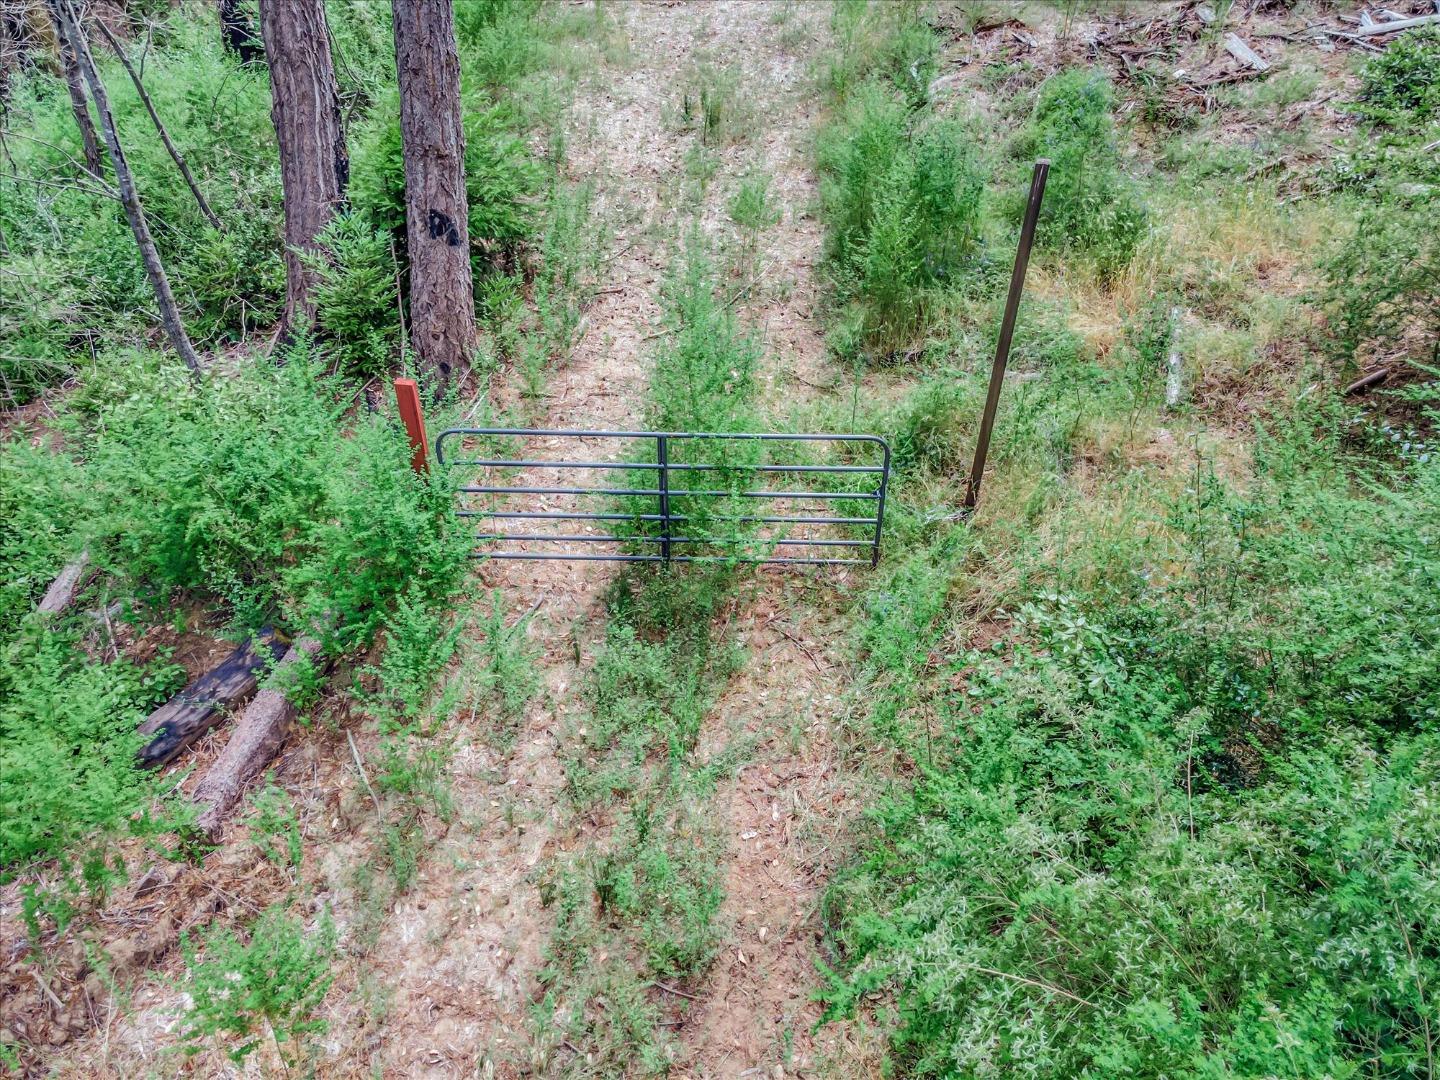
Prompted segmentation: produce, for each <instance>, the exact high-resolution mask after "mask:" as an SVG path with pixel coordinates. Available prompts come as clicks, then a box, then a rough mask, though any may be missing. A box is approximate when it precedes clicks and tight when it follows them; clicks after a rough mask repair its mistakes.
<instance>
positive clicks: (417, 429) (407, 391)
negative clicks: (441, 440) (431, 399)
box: [395, 379, 430, 475]
mask: <svg viewBox="0 0 1440 1080" xmlns="http://www.w3.org/2000/svg"><path fill="white" fill-rule="evenodd" d="M395 404H396V405H397V406H399V408H400V419H401V420H403V421H404V422H405V431H406V433H407V434H408V435H409V436H410V450H411V454H410V467H411V468H412V469H414V470H415V473H416V475H422V474H424V472H425V471H426V470H427V469H428V468H429V467H430V440H429V439H428V438H427V437H426V435H425V413H424V412H423V411H422V410H421V408H420V388H419V387H418V386H416V385H415V380H414V379H396V380H395Z"/></svg>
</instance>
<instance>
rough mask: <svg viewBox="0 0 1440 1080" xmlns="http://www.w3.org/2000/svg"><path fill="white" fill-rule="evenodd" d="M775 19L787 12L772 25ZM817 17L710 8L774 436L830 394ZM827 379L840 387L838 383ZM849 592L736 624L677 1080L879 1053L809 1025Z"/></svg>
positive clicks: (832, 806) (704, 751)
mask: <svg viewBox="0 0 1440 1080" xmlns="http://www.w3.org/2000/svg"><path fill="white" fill-rule="evenodd" d="M777 11H780V12H784V13H785V14H784V17H783V19H782V18H778V17H775V16H774V14H773V13H775V12H777ZM828 13H829V8H828V7H826V6H821V5H815V4H810V5H805V4H801V5H794V6H790V7H788V8H786V7H781V6H780V5H757V4H736V5H714V6H712V7H711V9H710V11H709V21H710V23H711V25H712V27H713V31H714V38H713V39H712V47H714V48H715V49H716V51H717V52H718V54H719V57H720V58H721V59H726V60H729V61H731V62H733V63H735V64H736V65H737V66H738V67H739V68H740V70H741V73H742V79H741V83H742V85H743V86H745V87H747V88H749V89H750V90H751V92H752V93H753V95H754V100H753V101H752V102H751V105H752V107H753V108H754V109H755V111H756V115H757V116H758V117H760V118H762V119H761V124H762V125H763V126H762V128H761V131H760V132H759V133H758V135H757V139H758V140H759V146H758V147H757V148H756V156H757V157H758V164H759V166H760V168H761V169H762V170H763V173H764V175H765V176H766V177H767V178H768V179H769V184H770V192H771V194H772V196H773V197H774V198H775V199H776V201H777V203H778V204H779V206H780V208H781V210H782V216H781V220H780V223H779V224H778V225H777V226H775V227H774V228H772V229H770V230H768V231H767V232H765V233H764V234H762V237H761V243H760V251H759V259H760V265H761V267H762V270H761V272H760V274H759V284H758V287H757V289H756V291H755V296H754V298H753V299H751V300H749V301H748V302H747V303H746V304H745V305H744V306H743V307H742V309H741V312H742V316H743V317H744V319H745V321H746V322H747V323H748V324H749V325H750V326H752V327H754V328H755V329H756V330H757V331H758V332H760V333H761V334H762V336H763V340H764V344H765V352H764V360H763V362H762V370H761V372H760V382H761V387H762V388H761V390H760V392H759V397H760V400H761V402H762V404H763V405H764V406H765V407H766V408H767V409H769V410H771V411H772V415H774V417H775V419H774V420H773V421H772V426H773V427H774V429H775V430H786V429H787V428H791V427H793V423H792V415H791V414H792V413H793V412H794V411H796V409H795V407H796V406H797V405H802V406H803V405H804V404H807V403H809V402H810V401H812V400H814V399H815V397H816V396H817V394H819V393H822V392H824V390H825V388H826V387H829V386H832V385H834V384H835V383H836V382H837V376H836V372H835V368H834V365H833V363H832V361H831V359H830V357H829V356H828V353H827V350H826V347H825V342H824V336H823V332H822V329H821V324H820V321H819V317H818V312H817V310H816V307H817V304H818V302H819V299H820V287H819V281H818V276H817V266H818V264H819V261H820V258H821V255H822V250H823V234H822V230H821V226H820V223H819V222H818V221H817V220H816V219H815V217H814V206H815V204H816V202H817V200H818V187H817V183H816V178H815V176H814V173H813V170H812V168H811V164H810V146H811V139H812V138H813V133H814V130H815V127H816V125H817V123H818V121H819V109H820V107H819V104H818V102H819V94H818V93H817V91H816V89H815V87H814V83H813V79H812V77H811V70H810V65H811V63H812V62H813V61H814V60H815V59H818V58H819V57H820V55H821V54H822V52H823V50H824V49H825V48H826V47H827V44H828V40H829V34H828V26H827V18H828ZM838 381H839V382H840V383H842V384H843V382H844V378H843V376H841V377H840V378H839V379H838ZM859 584H860V582H859V580H858V578H857V576H856V575H854V574H853V573H850V572H848V571H847V570H841V569H838V568H830V569H827V570H823V571H819V570H817V571H815V572H814V574H813V579H812V577H811V575H810V574H808V573H806V572H804V571H801V572H793V571H792V572H788V573H773V572H762V580H761V582H760V585H759V588H758V589H757V591H756V594H755V599H754V600H753V601H752V602H751V603H750V604H749V605H747V607H746V609H745V610H744V611H743V612H742V613H741V614H740V615H739V616H738V617H737V620H736V621H737V624H738V625H739V626H740V628H741V629H740V632H739V638H740V640H741V643H742V644H743V645H744V646H745V647H746V651H747V654H748V656H747V660H746V663H745V666H744V668H743V669H742V671H741V672H739V673H738V674H737V675H736V676H735V677H734V678H733V679H732V680H731V681H730V683H729V684H728V685H727V687H726V688H725V690H724V692H723V693H722V695H721V697H720V699H719V701H718V702H717V704H716V707H715V708H714V709H713V710H712V713H711V715H710V717H709V718H708V719H707V722H706V725H705V728H704V730H703V731H702V733H701V757H702V758H712V757H715V756H717V755H719V754H721V753H723V752H724V749H725V747H726V746H728V745H731V744H733V743H736V742H737V741H739V742H741V743H743V744H745V745H747V746H749V747H751V750H750V753H749V760H748V762H747V764H745V765H744V766H742V767H741V768H740V769H739V770H738V771H737V772H736V774H735V775H734V776H733V777H732V778H731V779H729V781H728V782H725V783H722V784H721V785H720V787H719V789H718V790H717V792H716V794H715V796H714V799H713V806H714V807H715V810H716V813H717V814H719V815H721V816H722V820H723V826H722V827H723V828H724V829H725V831H726V833H727V835H728V838H729V851H728V853H727V858H726V866H725V875H726V879H725V892H726V897H725V901H724V903H723V905H722V907H721V912H720V919H721V922H722V924H724V925H726V926H728V927H729V928H731V929H730V937H729V939H728V941H727V942H726V944H725V946H724V947H723V948H722V950H721V951H720V953H719V954H718V956H717V957H716V959H715V961H714V962H713V964H712V966H711V968H710V971H709V973H708V974H707V976H706V978H705V979H704V980H703V981H702V982H701V983H699V984H698V985H696V986H694V987H692V988H691V989H692V991H693V992H695V993H696V994H697V996H698V997H699V1000H698V1001H697V1002H696V1004H695V1006H694V1008H693V1009H692V1011H691V1012H690V1014H689V1015H688V1016H687V1018H686V1022H685V1024H684V1027H683V1028H682V1029H681V1030H680V1031H679V1033H678V1035H679V1038H680V1039H681V1042H682V1044H683V1047H684V1054H683V1056H682V1057H681V1061H682V1063H683V1070H684V1072H683V1074H684V1075H687V1076H693V1077H697V1078H699V1077H706V1078H709V1077H732V1076H746V1075H752V1076H753V1075H764V1076H778V1075H785V1074H795V1073H799V1074H802V1075H814V1074H815V1073H816V1072H823V1071H827V1070H830V1069H837V1070H838V1071H839V1072H840V1074H841V1075H845V1076H859V1075H865V1074H867V1073H868V1072H871V1071H874V1070H875V1068H876V1058H875V1055H874V1052H873V1049H870V1050H867V1048H866V1046H864V1045H862V1042H863V1040H862V1038H861V1036H859V1035H858V1034H857V1033H856V1032H855V1031H854V1030H853V1029H852V1027H851V1026H850V1025H837V1024H831V1025H828V1026H826V1027H825V1028H823V1029H821V1030H820V1031H818V1032H817V1031H814V1030H813V1029H814V1027H815V1024H816V1022H817V1021H818V1020H819V1018H820V1014H821V1007H820V1006H819V1005H818V1004H817V1003H816V1002H814V1001H812V1000H811V996H812V994H813V992H814V990H815V989H816V988H817V987H818V985H819V982H818V977H817V969H816V967H815V959H816V957H817V955H818V953H817V950H818V948H819V945H820V927H819V918H818V907H819V901H820V898H821V893H822V890H823V888H824V885H825V881H826V879H827V877H828V872H829V870H830V869H831V868H832V867H833V866H834V865H835V863H836V859H837V855H838V854H839V853H840V851H841V848H842V845H843V842H844V841H843V837H844V836H845V834H846V829H847V826H846V824H845V822H846V819H847V818H848V817H849V816H850V815H852V814H853V813H855V812H857V810H858V807H857V805H856V799H855V793H854V792H853V790H851V789H850V788H848V787H847V785H846V781H845V777H844V776H843V775H842V774H841V773H840V772H839V771H838V769H837V763H836V758H837V752H836V748H835V746H834V744H833V738H834V733H835V730H836V728H837V725H838V724H839V722H840V720H841V716H842V709H843V708H844V707H845V701H846V695H845V688H846V686H847V684H848V680H847V677H846V671H845V667H844V661H843V660H842V659H841V656H842V654H843V652H844V649H843V645H844V639H843V638H842V636H841V635H843V633H844V632H845V630H844V627H845V624H844V620H843V619H842V618H840V617H839V615H838V612H839V611H840V610H842V609H843V607H844V601H845V598H846V596H847V594H849V593H851V592H852V591H853V590H854V588H855V587H856V586H858V585H859Z"/></svg>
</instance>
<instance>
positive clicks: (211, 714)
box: [140, 626, 285, 767]
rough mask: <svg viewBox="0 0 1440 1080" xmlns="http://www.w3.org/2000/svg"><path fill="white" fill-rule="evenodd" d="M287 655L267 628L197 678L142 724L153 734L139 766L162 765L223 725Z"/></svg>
mask: <svg viewBox="0 0 1440 1080" xmlns="http://www.w3.org/2000/svg"><path fill="white" fill-rule="evenodd" d="M284 653H285V644H284V642H282V641H281V640H280V638H279V636H278V635H277V634H276V633H275V630H274V629H273V628H272V627H269V626H267V627H265V629H263V630H261V631H260V633H259V634H257V635H255V636H254V637H252V638H250V639H249V640H248V641H246V642H245V644H243V645H241V646H240V647H239V648H237V649H236V650H235V651H234V652H232V653H231V654H230V655H229V656H227V657H226V658H225V659H224V660H222V661H221V662H220V664H219V665H218V666H217V667H215V668H212V669H211V670H210V671H207V672H206V673H205V674H204V675H201V676H200V677H199V678H197V679H195V680H193V681H192V682H191V683H190V684H189V685H188V686H186V687H185V689H184V690H181V691H180V693H178V694H176V695H175V696H174V697H172V698H171V699H170V700H169V701H167V702H166V703H165V704H164V705H161V706H160V708H158V709H156V710H155V711H154V712H153V713H151V714H150V718H149V719H148V720H146V721H145V723H143V724H141V725H140V734H141V735H150V736H153V737H152V738H151V740H150V741H149V742H148V743H146V744H145V746H144V748H143V749H142V750H141V751H140V764H141V765H146V766H150V767H155V766H158V765H164V764H165V763H167V762H168V761H170V760H171V759H173V758H174V757H175V755H176V754H178V753H180V751H181V750H183V749H185V747H187V746H189V745H190V744H191V743H193V742H194V741H195V740H196V739H198V738H199V737H200V736H201V735H203V734H205V732H207V731H209V730H210V729H211V728H212V727H214V726H215V725H216V724H218V723H219V722H220V720H221V719H222V716H223V712H222V710H223V709H225V708H228V707H230V706H233V705H236V704H238V703H239V702H240V701H242V700H243V699H245V698H247V697H249V696H250V695H251V694H253V693H254V692H255V686H256V683H257V682H258V681H259V678H260V675H261V673H262V672H263V671H264V670H265V668H266V667H267V666H268V665H269V664H270V663H271V662H272V661H275V660H278V659H280V657H281V656H283V655H284Z"/></svg>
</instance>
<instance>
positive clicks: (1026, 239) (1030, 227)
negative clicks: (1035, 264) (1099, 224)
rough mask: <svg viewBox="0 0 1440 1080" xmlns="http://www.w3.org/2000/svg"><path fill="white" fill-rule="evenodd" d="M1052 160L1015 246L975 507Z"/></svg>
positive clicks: (1037, 181)
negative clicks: (1018, 244)
mask: <svg viewBox="0 0 1440 1080" xmlns="http://www.w3.org/2000/svg"><path fill="white" fill-rule="evenodd" d="M1049 174H1050V162H1049V161H1048V160H1047V159H1046V158H1041V159H1040V160H1039V161H1037V162H1035V171H1034V172H1032V173H1031V174H1030V201H1029V202H1028V203H1026V204H1025V220H1024V222H1023V223H1022V224H1021V226H1020V246H1019V247H1018V248H1016V249H1015V269H1014V270H1013V271H1011V273H1010V293H1009V295H1008V296H1006V298H1005V316H1004V318H1002V319H1001V320H1000V339H999V340H998V341H997V342H996V343H995V362H994V365H993V366H992V367H991V368H990V390H989V393H987V394H986V395H985V412H984V414H983V415H982V416H981V418H980V437H979V439H977V440H976V443H975V460H974V461H973V462H972V463H971V465H970V475H969V476H968V477H967V478H966V481H965V501H964V503H963V504H962V505H963V506H964V507H965V509H967V510H973V509H975V501H976V500H977V499H978V498H979V497H980V481H981V480H983V479H984V478H985V459H986V457H988V456H989V454H990V436H991V434H992V433H993V431H994V430H995V411H996V409H998V408H999V407H1000V388H1001V387H1002V386H1003V385H1004V384H1005V365H1006V364H1007V363H1009V362H1010V340H1011V338H1013V337H1014V336H1015V316H1016V315H1017V314H1018V313H1019V311H1020V294H1021V293H1022V292H1023V291H1024V290H1025V271H1026V269H1027V268H1028V267H1029V265H1030V246H1031V245H1032V244H1033V243H1034V242H1035V223H1036V222H1037V221H1038V220H1039V218H1040V201H1041V200H1042V199H1043V198H1044V197H1045V178H1046V177H1047V176H1048V175H1049Z"/></svg>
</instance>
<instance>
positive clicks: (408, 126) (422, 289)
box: [392, 0, 476, 397]
mask: <svg viewBox="0 0 1440 1080" xmlns="http://www.w3.org/2000/svg"><path fill="white" fill-rule="evenodd" d="M392 9H393V11H394V13H395V68H396V73H397V75H398V77H399V83H400V132H401V136H402V138H403V140H404V144H405V239H406V246H407V247H408V249H409V256H410V338H411V343H412V344H413V346H414V348H415V352H416V353H417V354H418V355H419V358H420V367H421V371H422V373H423V374H424V376H425V378H426V381H427V382H428V383H429V386H428V389H429V390H430V392H431V393H433V394H435V395H436V396H437V397H438V396H440V395H441V394H443V393H444V392H445V390H446V389H447V388H448V387H449V386H450V385H451V384H452V383H453V382H457V381H461V380H463V379H464V378H465V377H466V376H467V375H468V374H469V372H470V358H471V356H472V355H473V354H474V352H475V343H476V342H475V297H474V294H473V292H472V291H471V283H470V242H469V234H468V228H467V216H468V210H467V204H466V200H465V129H464V127H463V126H462V124H461V120H460V58H459V55H458V52H457V50H456V45H455V19H454V12H453V11H452V10H451V6H450V0H393V3H392Z"/></svg>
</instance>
